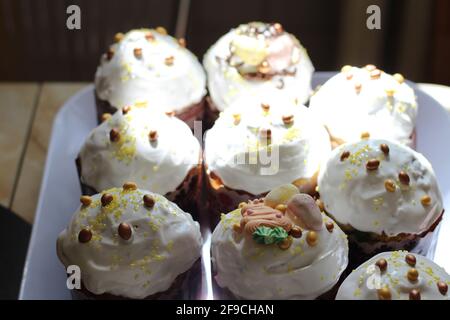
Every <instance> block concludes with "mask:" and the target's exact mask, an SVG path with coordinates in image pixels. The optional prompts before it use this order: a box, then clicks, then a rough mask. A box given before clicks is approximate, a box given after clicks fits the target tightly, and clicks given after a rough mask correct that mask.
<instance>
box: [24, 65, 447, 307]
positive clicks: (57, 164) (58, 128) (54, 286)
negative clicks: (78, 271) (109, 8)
mask: <svg viewBox="0 0 450 320" xmlns="http://www.w3.org/2000/svg"><path fill="white" fill-rule="evenodd" d="M333 74H334V73H331V72H317V73H316V74H315V75H314V78H313V85H314V87H315V86H316V85H318V84H321V83H323V82H325V81H326V80H327V79H328V78H329V77H330V76H332V75H333ZM416 94H417V96H418V100H419V105H420V108H419V117H418V124H417V150H418V151H420V152H421V153H423V154H424V155H425V156H426V157H427V158H428V159H429V160H430V161H431V163H432V164H433V167H434V170H435V172H436V175H437V178H438V182H439V185H440V188H441V191H442V195H443V197H444V206H445V207H446V208H450V115H449V114H448V113H447V112H446V111H445V110H444V109H443V108H442V107H441V106H440V105H439V103H438V102H437V101H435V100H434V99H433V98H432V97H430V96H429V95H427V94H425V93H424V92H422V91H420V89H417V90H416ZM95 119H96V113H95V100H94V87H93V85H90V86H88V87H86V88H84V89H83V90H81V91H80V92H78V93H77V94H75V95H74V96H73V97H71V98H70V99H69V100H68V101H67V102H66V103H65V104H64V106H63V107H62V108H61V109H60V111H59V112H58V114H57V116H56V118H55V121H54V123H53V131H52V136H51V139H50V145H49V150H48V154H47V162H46V165H45V171H44V176H43V179H42V185H41V193H40V196H39V202H38V206H37V210H36V216H35V221H34V226H33V232H32V235H31V240H30V245H29V248H28V254H27V258H26V262H25V268H24V273H23V279H22V285H21V290H20V295H19V298H20V299H71V295H70V292H69V290H68V289H67V288H66V274H65V272H64V268H63V266H62V265H61V263H60V262H59V260H58V258H57V256H56V248H55V247H56V245H55V243H56V238H57V236H58V234H59V233H60V231H61V230H63V229H64V228H65V226H66V225H67V223H68V222H69V220H70V217H71V216H72V214H73V212H74V211H75V210H76V208H77V207H78V205H79V196H80V194H81V191H80V185H79V182H78V175H77V170H76V167H75V158H76V156H77V153H78V150H79V149H80V147H81V145H82V144H83V142H84V140H85V138H86V137H87V135H88V134H89V132H90V131H91V130H92V129H93V128H94V127H95V126H96V120H95ZM449 210H450V209H449ZM439 229H440V231H439V232H437V231H436V232H435V236H434V237H433V239H432V245H431V250H429V252H428V256H429V257H430V258H433V257H434V260H435V261H436V262H437V263H438V264H439V265H441V266H442V267H444V268H445V269H446V270H447V272H449V271H450V254H449V247H450V218H449V217H446V216H445V215H444V220H443V221H442V223H441V224H440V227H439ZM203 236H204V239H205V245H204V248H203V264H202V265H203V273H204V275H205V277H204V281H203V282H204V283H203V292H202V294H201V295H202V297H203V298H205V299H211V298H213V294H212V289H211V288H212V286H211V284H212V280H211V277H210V275H211V268H210V264H209V243H210V232H209V230H206V229H204V230H203Z"/></svg>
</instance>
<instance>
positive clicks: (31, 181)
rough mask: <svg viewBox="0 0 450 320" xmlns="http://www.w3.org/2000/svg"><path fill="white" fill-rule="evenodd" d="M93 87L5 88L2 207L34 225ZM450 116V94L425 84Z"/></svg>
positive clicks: (0, 94) (0, 136)
mask: <svg viewBox="0 0 450 320" xmlns="http://www.w3.org/2000/svg"><path fill="white" fill-rule="evenodd" d="M88 84H89V83H87V82H82V83H81V82H77V83H74V82H71V83H65V82H61V83H58V82H44V83H0V111H1V116H0V150H1V151H2V153H1V156H0V204H1V205H3V206H5V207H7V208H10V209H11V210H12V211H13V212H15V213H16V214H17V215H19V216H20V217H22V218H23V219H24V220H26V221H28V222H30V223H33V219H34V212H35V209H36V205H37V201H38V197H39V190H40V185H41V179H42V175H43V171H44V165H45V160H46V156H47V147H48V143H49V140H50V134H51V129H52V123H53V119H54V117H55V116H56V114H57V112H58V110H59V108H60V107H61V106H62V105H63V104H64V102H65V101H66V100H67V99H68V98H69V97H70V96H72V95H73V94H74V93H76V92H77V91H79V90H80V89H81V88H83V87H85V86H86V85H88ZM419 86H420V88H421V89H422V90H424V91H426V92H427V93H428V94H430V95H431V96H433V97H434V98H435V99H436V100H438V101H439V102H440V103H441V104H442V105H443V106H444V107H445V108H447V110H449V112H450V88H449V87H445V86H440V85H431V84H420V85H419Z"/></svg>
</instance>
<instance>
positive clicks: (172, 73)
mask: <svg viewBox="0 0 450 320" xmlns="http://www.w3.org/2000/svg"><path fill="white" fill-rule="evenodd" d="M148 32H151V34H152V35H153V37H154V40H151V41H149V40H147V39H146V38H145V36H146V34H148ZM111 48H112V50H113V51H114V55H113V57H112V59H111V60H110V61H108V59H107V57H106V55H103V57H102V59H101V62H100V66H99V67H98V69H97V73H96V74H95V90H96V92H97V94H98V96H99V98H100V99H102V100H106V101H108V102H109V103H110V104H111V105H112V106H114V107H123V106H125V105H128V104H134V103H135V102H137V101H146V102H147V103H148V105H149V106H154V107H156V108H158V109H160V110H162V111H176V112H181V111H184V109H186V108H187V107H189V106H191V105H192V104H195V103H198V102H200V101H201V100H202V99H203V97H204V95H205V94H206V89H205V85H206V76H205V73H204V71H203V69H202V66H201V64H200V63H199V61H198V60H197V58H196V57H195V56H194V55H193V54H192V53H191V52H190V51H189V50H187V49H186V48H184V47H182V46H180V45H179V44H178V42H177V40H176V39H174V38H172V37H171V36H168V35H163V34H160V33H158V32H157V31H155V30H153V29H139V30H132V31H130V32H128V33H126V34H125V35H124V37H123V39H122V40H121V41H120V42H117V43H114V44H113V45H111ZM135 48H141V49H142V57H141V58H136V56H135V55H134V49H135ZM168 57H173V64H172V65H167V64H166V62H165V59H166V58H168Z"/></svg>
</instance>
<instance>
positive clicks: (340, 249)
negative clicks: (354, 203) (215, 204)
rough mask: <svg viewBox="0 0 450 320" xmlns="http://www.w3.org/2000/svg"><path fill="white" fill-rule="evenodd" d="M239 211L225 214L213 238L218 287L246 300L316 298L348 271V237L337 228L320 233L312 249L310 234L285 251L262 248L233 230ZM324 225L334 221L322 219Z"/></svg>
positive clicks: (238, 218)
mask: <svg viewBox="0 0 450 320" xmlns="http://www.w3.org/2000/svg"><path fill="white" fill-rule="evenodd" d="M240 219H241V213H240V209H237V210H234V211H232V212H230V213H229V214H227V215H223V216H222V219H221V221H220V223H219V224H218V225H217V227H216V228H215V230H214V232H213V235H212V242H211V252H212V262H213V266H214V268H215V271H216V281H217V283H218V284H219V286H221V287H223V288H228V289H229V290H230V291H231V292H232V293H233V294H234V295H236V296H237V297H240V298H243V299H315V298H317V297H318V296H320V295H322V294H324V293H326V292H327V291H329V290H330V289H331V288H333V286H334V285H335V284H336V283H337V281H338V279H339V277H340V275H341V274H342V272H343V271H344V270H345V268H346V267H347V263H348V245H347V237H346V235H345V234H344V233H343V232H342V230H341V229H340V228H339V227H338V226H337V225H335V226H334V229H333V231H332V232H329V231H328V230H327V228H325V227H323V228H322V229H321V230H320V231H317V235H318V239H319V240H318V243H317V244H316V245H315V246H309V245H308V244H307V241H306V236H307V231H306V230H304V231H303V233H302V237H301V238H293V242H292V245H291V246H290V248H289V249H287V250H282V249H280V248H279V247H278V246H277V245H275V244H272V245H264V244H258V243H257V242H256V241H255V240H253V239H252V238H251V237H248V236H246V235H244V234H242V233H236V232H234V231H233V225H234V224H235V223H239V221H240ZM323 219H324V222H325V223H326V222H329V221H332V220H331V219H330V218H329V217H327V216H325V215H323Z"/></svg>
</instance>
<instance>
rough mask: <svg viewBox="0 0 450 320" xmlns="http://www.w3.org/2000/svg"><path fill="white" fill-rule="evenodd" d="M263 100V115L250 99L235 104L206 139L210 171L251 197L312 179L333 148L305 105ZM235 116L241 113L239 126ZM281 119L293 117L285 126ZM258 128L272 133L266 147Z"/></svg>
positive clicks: (257, 104)
mask: <svg viewBox="0 0 450 320" xmlns="http://www.w3.org/2000/svg"><path fill="white" fill-rule="evenodd" d="M265 102H267V103H268V104H269V105H270V110H269V112H267V113H266V112H264V110H263V109H262V108H261V105H260V104H259V103H255V102H254V101H253V100H252V99H240V100H239V101H236V102H235V103H234V104H233V105H232V106H230V107H229V108H228V109H227V110H226V111H224V112H223V113H222V114H221V115H220V117H219V118H218V119H217V121H216V122H215V124H214V126H213V127H212V129H210V130H209V131H207V133H206V138H205V163H206V165H207V168H208V171H209V172H211V171H214V173H215V174H217V175H218V176H219V177H220V178H221V180H222V181H223V183H224V185H225V186H227V187H229V188H233V189H235V190H244V191H247V192H249V193H251V194H255V195H256V194H260V193H263V192H267V191H269V190H270V189H272V188H274V187H277V186H279V185H282V184H285V183H291V182H293V181H295V180H296V179H300V178H311V177H312V176H313V175H314V174H315V173H316V172H317V170H318V169H319V164H320V163H321V162H322V161H323V160H324V159H326V158H327V156H328V154H329V153H330V150H331V147H330V141H329V137H328V134H327V132H326V130H325V128H324V127H323V126H321V125H319V122H318V121H317V120H316V119H315V117H314V116H313V115H312V114H311V112H310V111H309V110H308V109H307V108H306V107H305V106H303V105H296V104H294V103H293V102H292V101H291V100H282V99H274V100H270V99H266V100H265ZM236 113H238V114H240V122H239V124H237V125H235V124H234V117H233V115H234V114H236ZM284 115H293V124H291V125H285V124H284V123H283V119H282V117H283V116H284ZM260 129H270V130H271V144H270V145H269V146H267V145H266V144H264V140H261V138H260ZM268 150H271V152H272V153H271V154H270V153H269V151H268ZM258 154H259V156H258ZM237 159H241V161H237ZM258 159H259V161H258ZM244 160H245V161H244ZM250 160H251V161H250ZM269 160H270V163H268V162H269Z"/></svg>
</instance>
